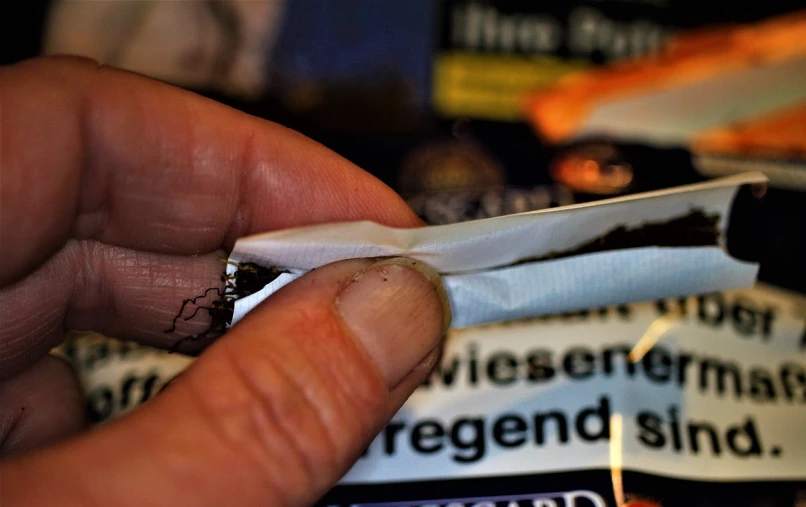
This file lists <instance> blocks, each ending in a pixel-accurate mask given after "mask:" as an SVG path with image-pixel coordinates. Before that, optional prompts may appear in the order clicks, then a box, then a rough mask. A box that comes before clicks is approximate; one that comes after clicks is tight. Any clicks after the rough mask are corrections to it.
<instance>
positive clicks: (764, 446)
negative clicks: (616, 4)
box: [343, 289, 806, 483]
mask: <svg viewBox="0 0 806 507" xmlns="http://www.w3.org/2000/svg"><path fill="white" fill-rule="evenodd" d="M792 301H793V299H791V298H784V297H782V296H781V295H780V294H779V293H777V292H773V291H770V290H767V289H755V290H752V291H744V292H735V293H730V294H714V295H710V296H701V297H696V298H688V299H683V300H682V301H681V300H673V301H668V302H665V303H657V304H656V303H646V304H641V305H632V306H629V307H626V306H625V307H622V308H621V309H618V308H609V309H603V310H602V311H592V312H588V315H587V316H584V315H583V316H576V317H568V318H552V319H535V320H533V321H531V322H520V323H511V324H505V325H496V326H487V327H478V328H470V329H465V330H459V331H455V332H453V333H452V335H451V336H450V339H449V340H448V344H447V348H446V350H445V354H444V358H443V361H442V364H441V366H440V368H439V370H438V371H436V372H435V373H434V374H433V376H432V377H431V379H430V382H429V383H430V385H426V386H423V387H422V388H421V389H419V390H418V391H417V392H416V393H415V394H414V395H413V396H412V398H411V399H410V400H409V402H408V403H407V404H406V405H405V406H404V407H403V409H402V410H401V411H400V412H399V413H398V414H397V416H396V417H395V418H394V419H393V420H392V422H391V423H390V424H389V425H387V426H386V427H385V428H384V430H383V431H382V432H381V434H380V435H379V436H378V437H377V438H376V439H375V441H374V442H373V443H372V445H371V446H370V447H369V448H368V449H367V451H366V453H365V455H364V456H363V457H362V458H361V459H360V460H359V462H358V463H357V464H356V465H355V467H354V468H353V469H352V470H351V471H350V472H349V473H348V474H347V476H346V477H345V478H344V480H343V482H344V483H371V482H394V481H408V480H430V479H441V478H461V477H475V476H496V475H516V474H531V473H539V472H550V471H551V472H554V471H563V470H582V469H594V468H605V469H607V468H611V467H613V468H622V467H623V468H624V469H630V470H636V471H645V472H650V473H658V474H661V475H670V476H676V477H681V478H692V479H698V480H709V479H721V480H747V479H799V478H804V477H806V410H804V409H806V348H805V347H806V345H804V343H802V340H803V333H804V327H805V325H806V304H805V303H804V302H803V301H802V300H798V301H799V303H798V304H793V302H792ZM798 305H800V306H798ZM664 307H665V310H666V311H667V312H670V313H667V314H666V315H667V316H666V317H662V318H661V319H660V320H659V317H661V316H662V315H663V311H664ZM679 310H683V311H684V312H685V313H684V314H679V313H678V311H679ZM671 312H675V313H671ZM670 315H678V316H676V317H670ZM650 328H651V332H647V330H648V329H650ZM642 337H644V339H643V341H642ZM647 340H650V341H651V342H652V343H647Z"/></svg>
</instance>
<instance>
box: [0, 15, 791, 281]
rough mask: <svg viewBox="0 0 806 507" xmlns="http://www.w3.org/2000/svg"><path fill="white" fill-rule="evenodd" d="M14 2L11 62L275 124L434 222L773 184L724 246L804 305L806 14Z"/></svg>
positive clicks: (744, 209)
mask: <svg viewBox="0 0 806 507" xmlns="http://www.w3.org/2000/svg"><path fill="white" fill-rule="evenodd" d="M9 4H10V3H6V5H5V6H4V7H3V9H4V11H5V14H4V16H3V18H5V20H6V21H12V22H13V23H12V24H13V26H14V31H15V32H16V34H15V35H14V37H13V41H12V40H9V41H7V43H6V44H3V47H2V48H0V51H2V63H12V62H15V61H19V60H22V59H25V58H29V57H33V56H36V55H40V54H79V55H85V56H90V57H92V58H95V59H96V60H98V61H100V62H103V63H106V64H108V65H113V66H117V67H121V68H125V69H128V70H132V71H136V72H139V73H142V74H145V75H149V76H152V77H155V78H157V79H161V80H164V81H167V82H170V83H173V84H176V85H178V86H182V87H185V88H187V89H190V90H193V91H195V92H198V93H200V94H203V95H206V96H208V97H211V98H214V99H216V100H219V101H222V102H225V103H227V104H229V105H231V106H233V107H236V108H238V109H242V110H244V111H246V112H248V113H251V114H254V115H256V116H260V117H263V118H267V119H269V120H273V121H276V122H279V123H282V124H284V125H286V126H289V127H291V128H294V129H296V130H299V131H301V132H302V133H304V134H306V135H308V136H310V137H312V138H314V139H316V140H318V141H320V142H322V143H323V144H325V145H326V146H328V147H330V148H331V149H333V150H335V151H336V152H338V153H340V154H341V155H343V156H344V157H346V158H348V159H350V160H351V161H353V162H354V163H356V164H358V165H359V166H361V167H363V168H364V169H366V170H368V171H370V172H371V173H373V174H375V175H376V176H378V177H379V178H380V179H382V180H383V181H385V182H386V183H388V184H389V185H390V186H392V187H393V188H395V189H396V190H397V191H398V192H400V193H401V194H402V195H403V196H404V197H405V198H406V199H408V201H409V203H410V204H411V205H412V206H413V207H414V208H415V210H416V211H417V212H418V213H419V214H420V215H421V216H422V217H423V218H424V219H425V220H426V221H427V222H429V223H432V224H438V223H448V222H455V221H461V220H468V219H473V218H481V217H487V216H495V215H501V214H505V213H515V212H520V211H526V210H532V209H541V208H547V207H552V206H557V205H565V204H571V203H574V202H583V201H589V200H595V199H602V198H606V197H612V196H615V195H623V194H626V193H631V192H638V191H644V190H649V189H656V188H664V187H668V186H673V185H678V184H683V183H689V182H695V181H700V180H703V179H706V178H710V177H714V176H718V175H724V174H732V173H736V172H741V171H747V170H763V171H764V172H766V173H767V174H768V175H769V176H770V178H771V185H770V186H769V188H767V189H766V191H765V192H763V195H762V193H758V192H757V193H756V195H755V196H749V195H743V196H741V197H740V199H739V200H738V202H737V207H736V212H735V216H734V219H733V220H732V224H733V225H732V228H731V231H730V238H731V242H730V243H729V245H728V246H729V248H730V250H731V252H732V253H734V254H735V255H737V256H739V257H742V258H747V259H750V260H756V261H760V262H761V273H760V279H761V280H762V281H764V282H768V283H771V284H773V285H778V286H781V287H784V288H788V289H794V290H796V291H799V292H806V269H804V267H803V260H802V259H804V258H806V255H805V254H806V239H805V238H804V236H805V235H804V234H803V232H804V227H803V225H801V222H800V219H801V218H803V217H804V216H806V215H805V214H804V211H806V200H804V199H803V197H804V192H806V176H804V175H806V84H804V83H806V23H804V17H805V16H806V15H804V11H799V10H798V9H799V7H800V6H799V4H798V3H797V2H782V1H776V0H769V1H765V2H747V3H746V4H741V3H738V4H737V3H735V2H730V3H723V4H720V3H719V2H717V3H715V4H714V3H712V4H709V8H708V9H706V8H704V7H703V6H701V5H697V4H695V3H692V2H682V1H675V0H592V1H557V2H551V1H541V2H534V1H515V0H511V1H508V0H501V1H496V2H493V1H482V0H406V1H405V2H402V1H398V0H265V1H257V0H245V1H239V0H187V1H180V0H176V1H173V0H164V1H149V0H106V1H88V0H52V1H49V2H35V1H34V2H25V3H23V2H13V3H11V4H12V5H9ZM719 5H722V7H723V8H719ZM801 5H802V4H801ZM7 33H9V32H7Z"/></svg>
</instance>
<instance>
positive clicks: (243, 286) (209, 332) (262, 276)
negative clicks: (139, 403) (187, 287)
mask: <svg viewBox="0 0 806 507" xmlns="http://www.w3.org/2000/svg"><path fill="white" fill-rule="evenodd" d="M225 262H226V263H229V261H225ZM235 266H236V267H237V269H236V270H235V272H234V273H232V274H226V273H225V274H223V275H221V281H222V282H223V283H224V289H223V290H222V289H220V288H218V287H210V288H208V289H206V290H205V291H204V292H203V293H202V294H200V295H198V296H196V297H193V298H190V299H185V300H184V301H182V306H181V307H180V308H179V313H177V314H176V316H175V317H174V319H173V322H171V327H170V328H169V329H166V330H165V332H166V333H174V332H176V323H177V321H178V320H179V319H180V318H181V319H182V320H185V321H188V320H190V319H192V318H194V317H195V316H196V315H197V314H198V313H199V311H206V312H207V313H208V315H210V325H209V326H208V327H207V329H205V330H204V331H202V332H201V333H199V334H195V335H187V336H184V337H182V338H180V339H179V340H177V341H176V342H175V343H174V345H173V347H171V352H176V351H177V350H178V349H179V346H181V345H182V344H183V343H185V342H186V341H198V340H202V339H205V338H208V337H214V336H218V335H221V334H223V333H225V332H226V331H227V328H228V327H229V323H230V322H231V321H232V313H233V311H234V309H235V301H237V300H238V299H241V298H244V297H247V296H250V295H252V294H254V293H256V292H258V291H260V290H261V289H262V288H263V287H265V286H266V285H268V284H269V283H271V282H272V281H273V280H274V279H275V278H277V277H278V276H280V274H281V273H283V271H281V270H279V269H277V268H274V267H271V268H266V267H263V266H260V265H258V264H255V263H253V262H244V263H236V264H235ZM213 291H215V293H216V294H217V295H218V298H217V299H216V300H214V301H213V302H212V303H210V306H197V305H196V302H197V301H199V300H200V299H204V298H205V297H207V295H208V294H210V292H213ZM188 305H191V306H195V309H194V310H193V312H192V313H191V314H190V315H188V316H187V317H182V314H183V313H185V309H186V308H187V307H188Z"/></svg>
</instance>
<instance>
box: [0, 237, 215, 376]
mask: <svg viewBox="0 0 806 507" xmlns="http://www.w3.org/2000/svg"><path fill="white" fill-rule="evenodd" d="M222 256H225V254H224V253H223V252H215V253H211V254H207V255H199V256H178V255H169V254H156V253H150V252H138V251H136V250H131V249H127V248H122V247H114V246H110V245H104V244H103V243H99V242H97V241H92V240H75V239H71V240H68V242H67V243H66V244H65V246H64V247H63V248H62V249H61V250H59V251H58V252H57V253H56V254H55V255H54V256H53V257H51V258H50V259H49V260H48V261H46V262H45V264H43V265H42V266H41V267H40V268H39V269H37V270H36V271H34V272H33V273H32V274H30V275H29V276H28V277H26V278H25V279H24V280H23V281H20V282H18V283H16V284H13V285H11V286H9V287H4V288H2V289H0V322H2V323H3V325H2V326H0V379H3V378H8V377H11V376H13V375H17V374H18V373H20V372H21V371H22V370H23V369H24V368H26V367H28V366H29V365H30V364H31V363H32V362H33V361H36V360H37V358H39V357H41V356H42V355H44V354H46V353H47V352H48V351H49V350H51V349H53V347H55V346H57V345H58V344H59V343H61V341H62V340H63V339H64V334H65V329H77V330H95V331H97V332H99V333H102V334H104V335H106V336H114V337H116V338H119V339H124V340H135V341H138V342H140V343H143V344H146V345H151V346H155V347H160V348H170V347H171V346H172V345H173V344H174V343H175V342H176V340H179V339H181V338H184V337H187V336H193V335H197V334H199V333H202V332H203V331H204V330H205V329H207V328H208V327H209V323H210V316H209V314H207V313H206V312H205V311H200V312H198V313H197V314H196V316H194V317H193V318H192V319H191V320H189V321H185V320H184V318H185V317H190V316H191V315H192V314H193V311H194V309H196V308H197V305H191V306H190V307H189V308H188V309H187V310H186V311H185V312H183V314H182V315H183V317H182V318H179V319H178V320H177V325H176V330H175V331H174V332H173V333H166V330H168V329H169V328H170V327H171V325H172V321H173V319H174V317H176V315H177V314H178V311H179V309H180V308H181V306H182V300H183V299H185V298H188V297H191V296H196V295H201V294H203V292H204V290H205V288H208V287H213V288H223V282H222V281H221V274H222V272H223V269H224V264H223V263H222V262H221V260H220V258H221V257H222ZM215 297H216V293H215V292H214V291H213V292H210V293H209V294H208V297H206V298H202V299H199V300H198V301H197V304H198V306H209V305H210V303H211V301H212V300H213V299H214V298H215ZM209 342H210V339H205V340H195V341H193V340H188V341H187V342H186V344H185V345H184V346H183V347H182V348H181V349H180V350H181V351H182V352H185V353H195V352H198V350H199V349H200V348H201V347H203V346H204V345H207V344H208V343H209Z"/></svg>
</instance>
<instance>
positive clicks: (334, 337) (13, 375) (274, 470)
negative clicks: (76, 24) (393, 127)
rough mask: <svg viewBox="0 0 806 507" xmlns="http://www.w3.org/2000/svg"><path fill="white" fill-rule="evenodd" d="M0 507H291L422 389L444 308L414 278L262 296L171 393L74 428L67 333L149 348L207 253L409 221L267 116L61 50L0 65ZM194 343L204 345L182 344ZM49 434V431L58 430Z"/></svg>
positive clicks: (420, 270) (325, 272) (341, 163)
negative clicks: (272, 235)
mask: <svg viewBox="0 0 806 507" xmlns="http://www.w3.org/2000/svg"><path fill="white" fill-rule="evenodd" d="M0 169H1V170H2V173H1V174H0V258H1V259H2V263H1V264H0V453H2V455H3V456H4V457H5V458H6V459H5V460H4V461H2V462H0V505H3V507H11V506H14V505H22V504H25V505H31V506H36V505H60V506H68V505H135V506H138V507H143V506H151V505H174V506H175V505H195V506H205V505H211V506H212V505H215V506H218V505H261V506H265V505H272V506H275V505H307V504H311V503H313V502H315V501H316V500H317V499H318V498H319V497H320V496H321V495H322V494H323V493H325V492H326V491H327V490H328V489H329V488H330V487H332V486H333V484H334V483H335V482H336V481H338V479H339V478H340V477H341V475H342V474H343V473H344V472H346V471H347V470H348V469H349V467H350V466H351V465H352V463H353V462H354V461H355V460H356V459H357V458H358V457H359V456H360V454H361V452H362V451H363V450H364V449H365V448H366V446H367V445H368V444H369V443H370V441H371V439H372V438H373V437H374V435H375V434H376V433H377V432H378V431H379V430H380V429H381V428H382V426H383V425H384V424H385V423H386V422H387V421H388V420H389V418H390V417H391V416H392V415H393V414H394V413H395V412H396V411H397V410H398V409H399V408H400V406H401V405H402V404H403V402H404V401H405V400H406V398H407V397H408V396H409V395H410V394H411V392H412V391H413V390H414V389H415V388H416V387H417V386H418V385H419V384H420V383H421V382H422V381H423V380H424V378H425V376H426V375H427V374H428V372H429V371H430V369H431V367H432V366H433V364H434V362H435V361H436V359H437V356H438V354H439V344H440V341H441V337H442V335H443V333H444V330H445V328H446V326H447V323H448V322H449V320H450V310H449V309H448V307H447V300H446V299H445V296H444V289H442V286H441V284H440V282H439V279H438V276H437V275H436V273H434V272H433V271H431V270H430V268H427V267H425V266H423V265H422V263H419V264H417V265H416V266H415V265H414V263H411V262H408V261H405V260H402V259H397V260H392V261H381V262H374V261H373V260H369V259H365V260H351V261H344V262H340V263H336V264H332V265H329V266H326V267H324V268H321V269H317V270H315V271H313V272H311V273H309V274H308V275H306V276H304V277H302V278H300V279H299V280H297V281H295V282H293V283H291V284H289V285H288V286H286V287H284V288H283V289H281V290H280V291H279V292H278V293H277V294H275V295H274V296H273V297H272V298H270V299H269V300H268V301H266V302H265V303H264V304H262V305H261V306H260V307H259V308H257V309H255V310H254V311H252V312H250V313H249V315H248V316H247V317H246V318H245V319H244V320H243V321H241V322H239V323H238V324H237V325H235V326H233V328H232V329H231V330H230V331H229V332H228V333H227V334H226V335H225V336H223V337H221V338H220V339H218V340H216V341H215V342H214V343H212V344H209V347H207V348H206V349H205V350H204V352H203V353H201V354H200V357H199V358H198V359H197V360H196V361H195V362H194V363H193V365H192V366H191V367H190V368H189V369H188V370H187V371H186V372H185V373H183V375H182V376H181V377H179V378H178V379H177V380H176V381H175V382H174V383H172V384H171V386H170V387H169V388H168V389H166V390H165V391H163V392H162V393H161V394H160V395H159V396H157V397H156V398H154V399H153V400H151V401H150V402H149V403H148V404H146V405H145V406H143V407H141V408H140V409H138V410H136V411H134V412H132V413H131V414H129V415H128V416H124V417H122V418H121V419H118V420H116V421H113V422H111V423H108V424H106V425H104V426H102V427H100V428H98V429H96V430H94V431H91V432H88V433H84V434H82V435H80V436H73V434H74V433H76V432H77V431H79V430H80V429H82V428H83V424H84V423H83V405H82V404H81V400H80V396H79V389H78V385H77V383H76V381H75V379H74V377H73V376H72V374H71V372H70V370H69V368H68V367H67V366H66V365H65V364H64V363H62V362H60V360H57V359H55V358H52V357H50V356H48V352H49V351H50V350H52V348H53V347H54V346H56V345H57V344H58V343H60V342H61V341H62V340H63V338H64V334H65V330H67V329H92V330H95V331H98V332H100V333H103V334H106V335H110V336H115V337H118V338H121V339H130V340H136V341H138V342H140V343H143V344H147V345H153V346H158V347H165V348H168V347H171V345H172V344H173V341H174V340H176V339H178V338H180V337H182V336H184V335H192V334H196V333H199V332H201V331H202V330H204V329H205V328H206V327H207V326H208V325H209V320H208V321H205V320H204V319H199V320H192V321H189V322H182V321H181V320H180V327H179V328H178V329H177V332H176V333H175V334H166V333H165V332H164V330H165V329H167V328H169V327H170V325H171V321H172V319H173V317H174V315H175V314H176V312H177V311H178V309H179V306H180V305H181V302H182V300H183V299H184V298H187V297H191V296H194V295H196V294H198V293H201V292H203V291H204V289H205V288H207V287H215V286H219V287H220V286H221V285H222V282H221V280H220V276H221V273H222V272H223V265H222V264H221V262H220V261H219V258H220V257H226V253H225V251H224V250H222V248H227V247H231V246H232V244H233V243H234V241H235V240H236V239H237V238H238V237H240V236H244V235H247V234H253V233H257V232H261V231H267V230H272V229H280V228H285V227H292V226H300V225H305V224H313V223H321V222H328V221H341V220H355V219H369V220H374V221H377V222H381V223H384V224H388V225H392V226H397V227H417V226H420V225H422V224H421V222H420V221H419V219H418V218H417V217H416V215H414V213H413V212H412V211H411V210H410V209H409V208H408V207H407V206H406V205H405V203H404V202H403V201H402V200H401V199H400V198H399V197H398V196H397V195H396V194H394V193H393V192H392V191H391V190H390V189H389V188H387V187H386V186H384V185H383V184H381V183H380V182H379V181H377V180H376V179H374V178H373V177H371V176H370V175H368V174H367V173H365V172H363V171H361V170H360V169H358V168H357V167H355V166H353V165H352V164H350V163H349V162H347V161H345V160H344V159H342V158H340V157H338V156H337V155H335V154H334V153H332V152H330V151H328V150H327V149H325V148H323V147H322V146H320V145H318V144H316V143H314V142H313V141H310V140H308V139H306V138H304V137H303V136H301V135H299V134H296V133H294V132H292V131H289V130H287V129H285V128H283V127H280V126H278V125H275V124H271V123H269V122H266V121H262V120H259V119H256V118H253V117H250V116H247V115H245V114H242V113H240V112H237V111H234V110H231V109H229V108H227V107H224V106H222V105H220V104H216V103H214V102H211V101H208V100H205V99H203V98H201V97H198V96H196V95H193V94H191V93H188V92H185V91H182V90H180V89H177V88H173V87H170V86H168V85H165V84H162V83H158V82H155V81H152V80H149V79H146V78H143V77H140V76H136V75H133V74H129V73H125V72H121V71H116V70H112V69H109V68H103V67H100V68H99V67H98V66H97V65H96V64H95V63H93V62H90V61H87V60H81V59H74V58H42V59H36V60H32V61H28V62H23V63H21V64H18V65H15V66H11V67H6V68H2V69H0ZM191 345H194V346H196V347H197V349H201V348H202V347H203V346H205V345H208V344H207V343H191ZM68 437H71V438H68Z"/></svg>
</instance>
